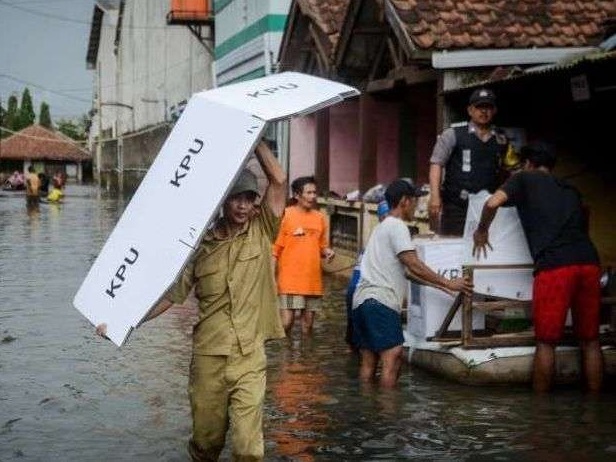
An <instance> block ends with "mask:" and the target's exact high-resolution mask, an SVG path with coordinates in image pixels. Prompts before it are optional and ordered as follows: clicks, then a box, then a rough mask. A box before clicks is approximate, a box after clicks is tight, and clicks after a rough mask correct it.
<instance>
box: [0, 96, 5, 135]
mask: <svg viewBox="0 0 616 462" xmlns="http://www.w3.org/2000/svg"><path fill="white" fill-rule="evenodd" d="M5 119H6V110H5V109H4V106H2V101H1V100H0V138H2V137H3V136H4V130H2V128H3V127H4V121H5Z"/></svg>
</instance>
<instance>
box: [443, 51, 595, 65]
mask: <svg viewBox="0 0 616 462" xmlns="http://www.w3.org/2000/svg"><path fill="white" fill-rule="evenodd" d="M596 50H597V48H595V47H570V48H567V47H564V48H524V49H510V48H508V49H490V50H460V51H438V52H433V53H432V66H433V67H434V68H435V69H460V68H472V67H486V66H511V65H516V64H520V65H531V64H535V65H538V64H547V63H556V62H558V61H560V60H562V59H564V58H566V57H567V56H570V55H572V54H577V53H581V54H585V53H590V52H592V51H596Z"/></svg>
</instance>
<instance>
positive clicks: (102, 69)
mask: <svg viewBox="0 0 616 462" xmlns="http://www.w3.org/2000/svg"><path fill="white" fill-rule="evenodd" d="M117 21H118V11H117V10H105V13H104V15H103V22H102V28H101V37H100V43H99V48H98V54H97V62H96V74H95V76H94V83H95V93H96V95H98V98H99V99H100V101H101V102H103V103H105V102H113V101H115V98H116V85H115V79H116V56H115V54H114V52H113V51H114V48H115V47H114V43H113V42H114V39H115V28H116V24H117ZM94 104H95V106H96V107H98V99H97V100H96V101H95V103H94ZM117 109H118V108H117V107H115V106H100V107H98V111H97V112H96V115H95V117H93V119H92V128H93V129H92V130H91V131H90V134H91V137H92V135H94V136H95V135H97V134H98V128H99V127H102V128H103V129H105V128H109V127H112V126H113V123H114V121H115V119H116V112H117ZM99 118H100V119H99Z"/></svg>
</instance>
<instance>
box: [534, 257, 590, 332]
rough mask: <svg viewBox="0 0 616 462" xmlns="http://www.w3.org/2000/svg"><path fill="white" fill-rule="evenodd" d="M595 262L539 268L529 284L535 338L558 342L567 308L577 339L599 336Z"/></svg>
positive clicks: (563, 328)
mask: <svg viewBox="0 0 616 462" xmlns="http://www.w3.org/2000/svg"><path fill="white" fill-rule="evenodd" d="M600 276H601V268H600V267H599V266H598V265H570V266H563V267H561V268H555V269H550V270H544V271H540V272H539V273H537V274H536V275H535V279H534V283H533V322H534V324H535V338H536V339H537V340H538V341H540V342H544V343H556V342H558V341H559V340H560V339H561V338H562V336H563V332H564V330H565V322H566V319H567V310H568V309H569V307H571V316H572V320H573V330H574V332H575V335H576V337H577V338H578V339H579V340H595V339H597V338H598V337H599V314H600V309H601V287H600V281H599V278H600Z"/></svg>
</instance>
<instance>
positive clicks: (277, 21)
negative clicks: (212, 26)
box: [214, 0, 291, 86]
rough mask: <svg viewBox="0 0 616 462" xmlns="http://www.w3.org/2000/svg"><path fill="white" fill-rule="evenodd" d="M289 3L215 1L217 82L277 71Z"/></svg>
mask: <svg viewBox="0 0 616 462" xmlns="http://www.w3.org/2000/svg"><path fill="white" fill-rule="evenodd" d="M290 5H291V0H232V1H230V2H227V1H226V0H222V1H218V2H215V4H214V7H215V13H216V16H215V17H216V63H215V69H216V71H215V72H216V82H217V85H218V86H220V85H224V84H227V83H230V82H233V81H237V80H242V79H247V78H256V77H261V76H263V75H268V74H271V73H273V72H275V68H276V63H277V60H278V50H279V48H280V42H281V40H282V34H283V32H284V30H283V29H284V27H283V26H284V21H285V20H286V16H287V15H288V12H289V7H290Z"/></svg>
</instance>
